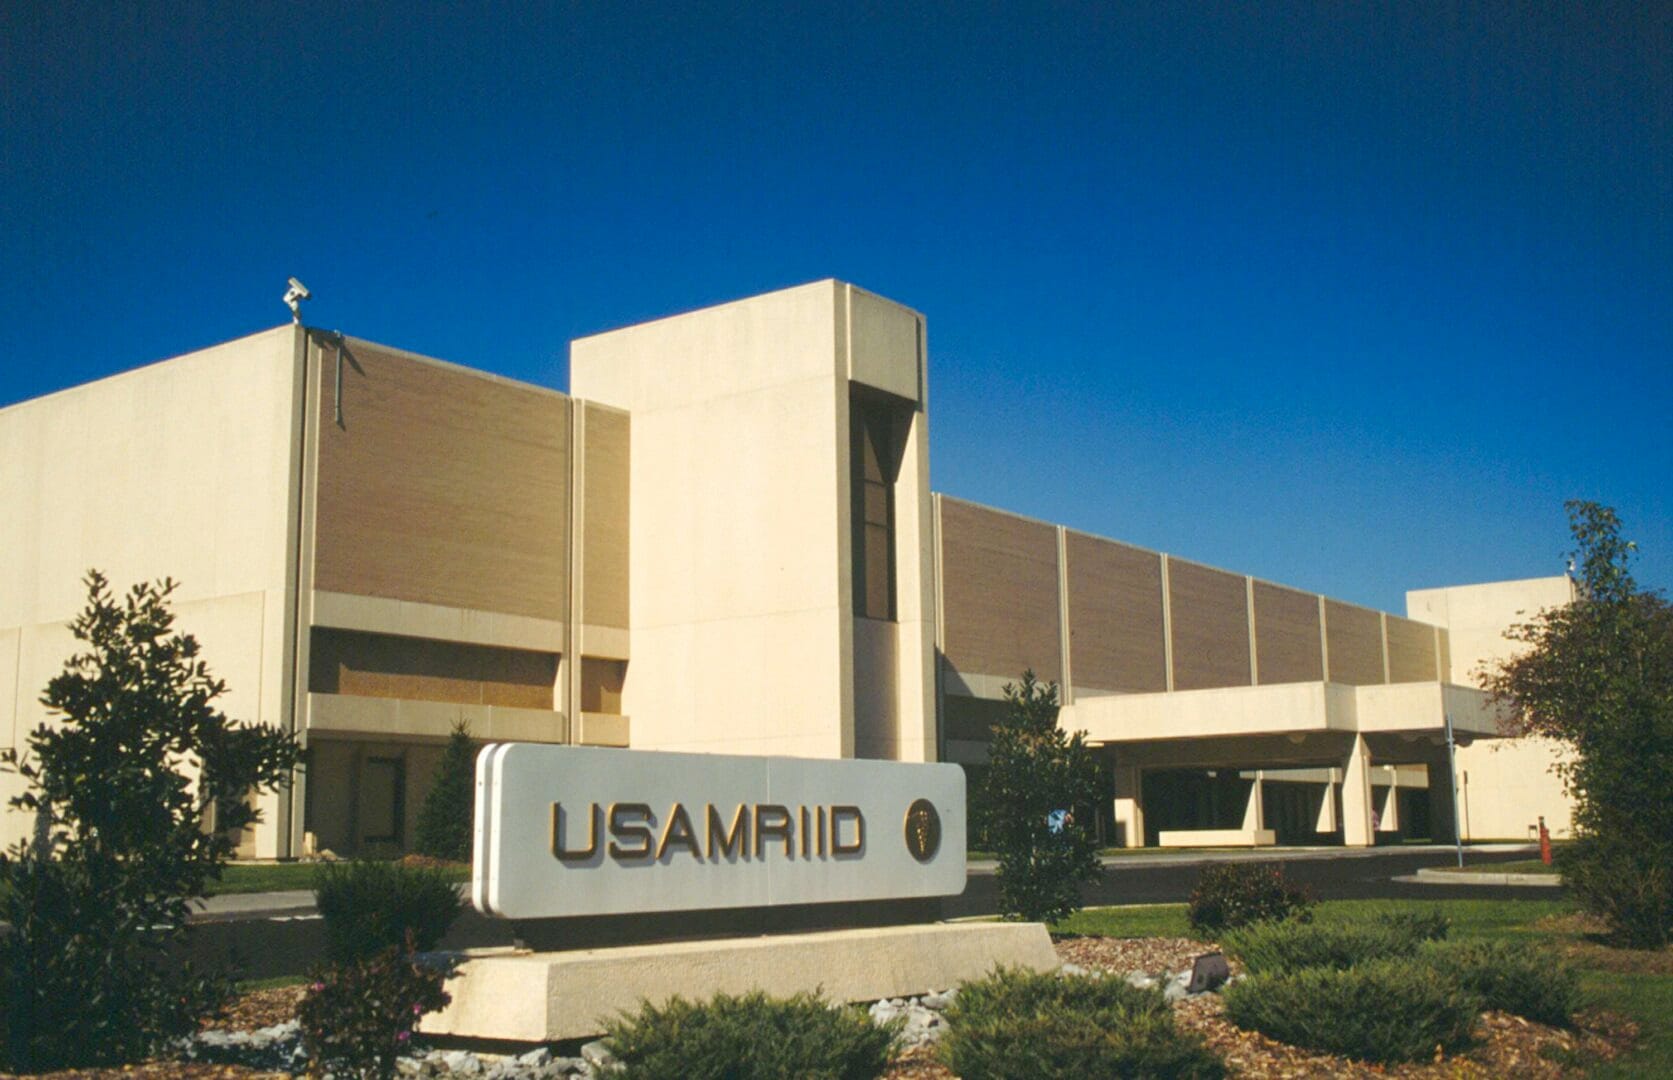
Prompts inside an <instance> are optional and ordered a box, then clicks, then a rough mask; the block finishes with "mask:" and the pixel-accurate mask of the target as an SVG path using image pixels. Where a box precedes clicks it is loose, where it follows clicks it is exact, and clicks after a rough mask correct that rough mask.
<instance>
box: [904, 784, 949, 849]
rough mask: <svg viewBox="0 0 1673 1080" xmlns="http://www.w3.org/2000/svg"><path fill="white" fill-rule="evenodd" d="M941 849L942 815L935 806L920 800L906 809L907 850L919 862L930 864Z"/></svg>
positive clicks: (925, 800)
mask: <svg viewBox="0 0 1673 1080" xmlns="http://www.w3.org/2000/svg"><path fill="white" fill-rule="evenodd" d="M940 849H941V815H940V814H938V813H936V812H935V804H934V803H932V802H930V801H929V800H928V799H919V800H918V801H917V802H915V803H913V804H912V805H911V806H909V807H907V808H906V850H907V851H910V852H911V853H912V857H913V858H914V859H917V860H918V861H919V862H929V861H930V860H931V859H933V858H935V853H936V852H937V851H939V850H940Z"/></svg>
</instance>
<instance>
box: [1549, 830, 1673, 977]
mask: <svg viewBox="0 0 1673 1080" xmlns="http://www.w3.org/2000/svg"><path fill="white" fill-rule="evenodd" d="M1556 863H1557V869H1558V871H1559V872H1560V873H1561V874H1562V875H1563V884H1565V885H1567V886H1568V887H1569V891H1570V892H1572V893H1573V894H1574V898H1575V900H1576V901H1577V902H1578V903H1579V904H1580V906H1581V907H1582V908H1584V909H1585V910H1586V911H1590V912H1592V913H1594V914H1596V915H1598V916H1599V917H1601V918H1602V919H1603V920H1604V921H1606V922H1607V923H1608V924H1609V927H1610V929H1611V930H1612V931H1613V932H1614V934H1615V936H1616V937H1617V938H1618V939H1619V940H1620V941H1621V942H1622V943H1623V944H1626V945H1629V946H1631V947H1634V948H1640V949H1659V948H1661V947H1662V946H1664V945H1666V944H1667V943H1668V942H1669V941H1670V940H1673V840H1667V839H1662V840H1660V841H1659V842H1646V841H1645V840H1644V839H1643V838H1641V837H1619V836H1613V835H1602V834H1586V835H1582V836H1579V837H1576V838H1575V840H1574V843H1572V844H1568V845H1565V846H1563V847H1561V848H1558V849H1557V857H1556Z"/></svg>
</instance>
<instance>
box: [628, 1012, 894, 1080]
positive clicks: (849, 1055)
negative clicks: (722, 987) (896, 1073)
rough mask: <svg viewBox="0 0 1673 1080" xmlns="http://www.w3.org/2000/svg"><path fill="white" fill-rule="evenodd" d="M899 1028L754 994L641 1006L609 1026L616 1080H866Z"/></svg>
mask: <svg viewBox="0 0 1673 1080" xmlns="http://www.w3.org/2000/svg"><path fill="white" fill-rule="evenodd" d="M902 1023H903V1021H900V1020H896V1021H895V1022H894V1023H892V1024H889V1025H887V1026H878V1025H876V1024H873V1023H872V1022H871V1019H870V1017H868V1016H867V1015H866V1013H865V1011H864V1010H862V1009H857V1008H840V1009H833V1008H832V1007H831V1006H830V1005H829V1004H828V1003H827V1002H826V1001H825V1000H824V999H823V998H821V997H819V996H818V995H816V994H797V995H795V996H794V997H790V998H772V997H768V996H767V995H766V994H763V993H761V992H759V991H757V992H754V993H750V994H745V995H743V996H742V997H732V996H731V995H729V994H716V995H715V996H714V997H712V998H710V999H708V1000H707V1001H701V1002H693V1001H688V1000H686V999H685V998H682V997H674V998H671V999H669V1000H668V1001H667V1002H666V1003H665V1004H662V1005H653V1004H651V1003H650V1002H645V1003H643V1004H641V1005H640V1007H639V1010H638V1011H637V1012H635V1013H629V1014H625V1015H623V1016H621V1017H619V1018H617V1019H616V1020H615V1021H614V1022H612V1023H611V1024H610V1025H609V1032H608V1034H607V1035H606V1036H605V1038H606V1040H607V1045H608V1046H609V1048H610V1052H611V1053H613V1054H614V1055H615V1056H616V1059H617V1064H616V1065H615V1066H613V1067H612V1068H611V1069H608V1070H606V1071H605V1072H604V1074H603V1075H605V1076H608V1077H611V1078H613V1080H616V1078H619V1080H778V1078H781V1077H790V1076H794V1077H806V1078H808V1080H872V1078H873V1077H876V1076H879V1075H881V1074H882V1072H883V1071H884V1070H885V1069H887V1068H888V1067H889V1062H890V1059H891V1056H892V1054H893V1046H894V1041H895V1037H896V1035H897V1034H899V1032H900V1028H901V1025H902Z"/></svg>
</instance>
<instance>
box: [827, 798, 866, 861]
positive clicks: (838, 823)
mask: <svg viewBox="0 0 1673 1080" xmlns="http://www.w3.org/2000/svg"><path fill="white" fill-rule="evenodd" d="M844 821H852V822H853V823H854V840H853V842H852V843H846V844H845V843H843V840H842V823H843V822H844ZM865 847H866V818H865V815H864V814H862V813H860V808H859V807H858V806H833V807H831V854H832V855H858V854H860V853H861V852H863V851H864V850H865Z"/></svg>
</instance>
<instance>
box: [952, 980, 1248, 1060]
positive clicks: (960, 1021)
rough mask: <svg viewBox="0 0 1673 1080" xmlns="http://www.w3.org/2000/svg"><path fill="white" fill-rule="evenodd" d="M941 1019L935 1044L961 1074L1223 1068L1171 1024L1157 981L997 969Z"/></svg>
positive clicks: (962, 992)
mask: <svg viewBox="0 0 1673 1080" xmlns="http://www.w3.org/2000/svg"><path fill="white" fill-rule="evenodd" d="M946 1020H947V1034H946V1035H945V1036H943V1038H942V1040H941V1044H940V1047H939V1051H938V1052H939V1054H940V1056H941V1060H942V1062H944V1063H945V1064H946V1065H947V1067H948V1068H950V1069H951V1070H953V1072H955V1073H957V1074H958V1075H959V1076H961V1077H963V1078H964V1080H1010V1078H1020V1077H1028V1078H1030V1080H1080V1078H1082V1077H1094V1076H1133V1077H1148V1078H1156V1080H1168V1078H1180V1080H1217V1078H1219V1077H1222V1076H1224V1075H1225V1066H1224V1064H1222V1062H1221V1061H1220V1059H1219V1058H1218V1057H1216V1056H1215V1055H1214V1054H1213V1053H1212V1052H1211V1051H1210V1050H1209V1049H1208V1047H1207V1046H1206V1045H1205V1044H1204V1043H1203V1041H1202V1039H1200V1038H1199V1037H1198V1036H1196V1035H1193V1034H1190V1033H1188V1032H1184V1031H1181V1030H1180V1029H1179V1028H1178V1027H1177V1026H1176V1025H1175V1024H1174V1018H1173V1011H1172V1009H1170V1008H1169V1007H1168V1005H1167V1003H1166V1002H1165V1001H1164V1000H1163V998H1162V994H1161V992H1160V991H1159V990H1140V989H1138V988H1137V987H1134V986H1130V985H1128V984H1127V983H1126V982H1124V981H1122V980H1120V979H1093V978H1086V977H1075V978H1059V977H1058V976H1056V975H1037V974H1034V973H1032V972H1027V971H1021V970H1007V969H999V970H997V971H995V972H994V973H993V974H992V975H989V976H988V977H986V978H985V979H981V980H978V981H976V982H972V983H966V984H965V985H964V986H963V987H961V988H960V989H959V993H958V997H957V998H956V999H954V1001H953V1004H952V1006H951V1007H950V1008H948V1010H947V1014H946Z"/></svg>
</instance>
